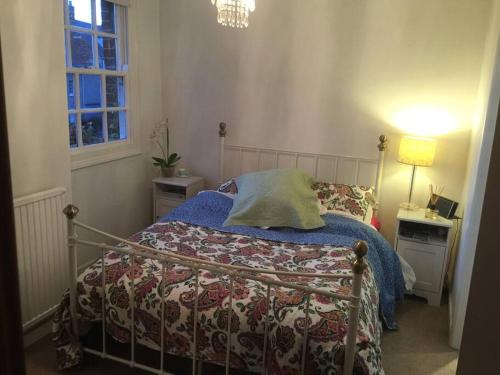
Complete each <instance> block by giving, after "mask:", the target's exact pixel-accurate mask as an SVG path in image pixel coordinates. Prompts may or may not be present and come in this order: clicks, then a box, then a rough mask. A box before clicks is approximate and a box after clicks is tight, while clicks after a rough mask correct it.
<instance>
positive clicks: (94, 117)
mask: <svg viewBox="0 0 500 375" xmlns="http://www.w3.org/2000/svg"><path fill="white" fill-rule="evenodd" d="M82 141H83V144H84V145H93V144H96V143H102V142H104V137H103V136H102V112H95V113H82Z"/></svg>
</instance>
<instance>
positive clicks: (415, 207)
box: [399, 202, 419, 211]
mask: <svg viewBox="0 0 500 375" xmlns="http://www.w3.org/2000/svg"><path fill="white" fill-rule="evenodd" d="M399 207H401V208H403V209H405V210H408V211H417V210H418V209H419V207H418V205H416V204H415V203H410V202H403V203H400V204H399Z"/></svg>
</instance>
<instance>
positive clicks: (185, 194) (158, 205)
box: [153, 176, 204, 222]
mask: <svg viewBox="0 0 500 375" xmlns="http://www.w3.org/2000/svg"><path fill="white" fill-rule="evenodd" d="M203 187H204V182H203V178H202V177H196V176H192V177H158V178H155V179H154V180H153V221H155V222H156V221H157V220H158V219H159V218H161V217H162V216H165V215H166V214H168V213H169V212H170V210H172V208H174V207H177V206H180V205H181V204H182V203H184V202H185V201H186V200H187V199H189V198H192V197H194V196H195V195H196V194H198V192H199V191H201V190H203Z"/></svg>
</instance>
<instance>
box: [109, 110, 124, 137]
mask: <svg viewBox="0 0 500 375" xmlns="http://www.w3.org/2000/svg"><path fill="white" fill-rule="evenodd" d="M121 139H127V116H126V113H125V111H111V112H108V140H109V141H110V142H111V141H117V140H121Z"/></svg>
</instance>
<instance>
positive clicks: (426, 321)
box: [26, 297, 457, 375]
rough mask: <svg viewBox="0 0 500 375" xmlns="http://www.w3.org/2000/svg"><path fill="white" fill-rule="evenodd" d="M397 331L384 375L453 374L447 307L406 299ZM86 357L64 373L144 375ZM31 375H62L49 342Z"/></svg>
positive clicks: (29, 361)
mask: <svg viewBox="0 0 500 375" xmlns="http://www.w3.org/2000/svg"><path fill="white" fill-rule="evenodd" d="M396 319H397V321H398V324H399V327H400V329H399V331H395V332H384V335H383V339H382V350H383V364H384V369H385V372H386V374H387V375H392V374H394V375H401V374H404V375H428V374H436V375H445V374H446V375H447V374H454V373H455V369H456V361H457V352H456V351H454V350H452V349H451V348H450V347H449V346H448V306H447V305H442V306H441V307H438V308H437V307H431V306H428V305H427V304H426V302H425V300H422V299H419V298H414V297H408V298H407V299H406V300H405V303H404V304H402V305H400V306H399V307H398V310H397V313H396ZM90 357H91V356H87V357H86V362H85V366H84V367H83V368H81V369H78V370H74V371H69V372H65V373H66V374H72V373H75V374H79V375H87V374H89V375H90V374H94V375H100V374H103V375H115V374H117V375H128V374H146V372H143V371H140V370H136V369H131V368H130V367H128V366H124V365H120V364H117V363H113V362H111V361H105V360H101V359H98V358H95V357H93V358H90ZM26 365H27V373H28V374H30V375H48V374H61V373H60V372H57V371H56V370H55V353H54V348H53V346H52V343H51V341H50V339H49V338H46V339H43V340H41V341H39V342H38V343H36V344H34V345H33V346H31V347H30V348H29V349H28V350H27V353H26Z"/></svg>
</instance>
